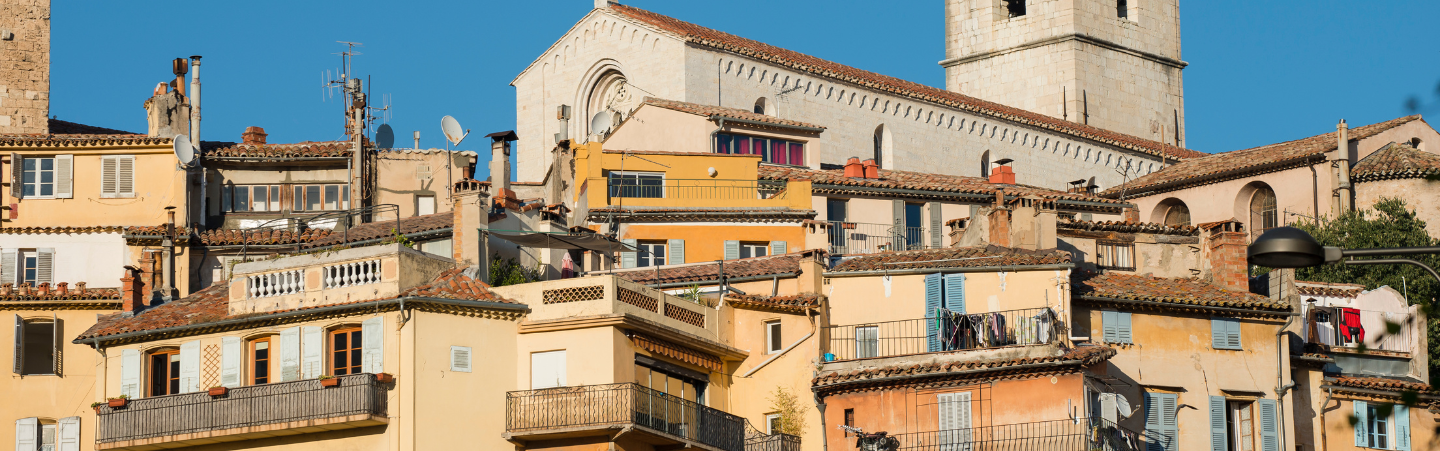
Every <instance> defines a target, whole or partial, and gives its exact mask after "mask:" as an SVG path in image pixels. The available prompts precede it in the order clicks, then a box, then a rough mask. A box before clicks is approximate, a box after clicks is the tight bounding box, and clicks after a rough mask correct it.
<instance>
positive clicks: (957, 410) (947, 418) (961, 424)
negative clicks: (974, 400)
mask: <svg viewBox="0 0 1440 451" xmlns="http://www.w3.org/2000/svg"><path fill="white" fill-rule="evenodd" d="M936 397H937V398H938V399H937V401H939V403H940V443H941V445H949V446H942V448H941V449H951V448H955V447H956V445H961V446H963V445H964V444H967V443H969V442H970V438H971V437H970V392H961V393H942V394H940V395H937V396H936ZM957 449H959V448H957Z"/></svg>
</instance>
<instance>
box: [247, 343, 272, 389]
mask: <svg viewBox="0 0 1440 451" xmlns="http://www.w3.org/2000/svg"><path fill="white" fill-rule="evenodd" d="M268 383H270V338H269V337H266V338H258V339H255V340H252V341H250V385H261V384H268Z"/></svg>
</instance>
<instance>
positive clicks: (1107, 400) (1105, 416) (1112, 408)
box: [1100, 393, 1120, 423]
mask: <svg viewBox="0 0 1440 451" xmlns="http://www.w3.org/2000/svg"><path fill="white" fill-rule="evenodd" d="M1117 404H1118V403H1117V402H1115V394H1114V393H1101V394H1100V419H1102V420H1105V421H1108V422H1110V423H1115V422H1116V421H1119V420H1120V416H1119V414H1120V408H1119V406H1118V405H1117Z"/></svg>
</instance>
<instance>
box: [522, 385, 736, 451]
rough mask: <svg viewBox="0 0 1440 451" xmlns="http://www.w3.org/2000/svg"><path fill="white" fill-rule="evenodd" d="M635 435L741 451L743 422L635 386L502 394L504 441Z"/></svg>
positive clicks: (653, 440)
mask: <svg viewBox="0 0 1440 451" xmlns="http://www.w3.org/2000/svg"><path fill="white" fill-rule="evenodd" d="M620 429H629V430H631V431H633V432H638V433H639V434H637V435H636V438H637V439H638V440H641V441H644V442H647V443H649V444H651V445H652V446H656V447H659V446H667V445H671V446H676V445H678V446H679V447H687V448H688V447H697V448H702V449H707V450H712V451H743V450H744V449H745V424H744V420H743V419H741V418H740V417H737V416H735V415H731V414H729V413H725V412H722V411H720V410H716V409H712V408H709V407H705V406H703V405H700V404H698V403H696V402H693V401H687V400H684V399H680V398H676V397H673V396H670V395H667V394H665V393H661V392H658V391H655V390H651V389H649V388H645V387H641V386H639V385H637V384H632V383H622V384H607V385H586V386H579V387H558V388H548V389H542V390H525V391H513V392H509V393H506V395H505V431H506V434H505V435H506V438H507V439H509V440H511V441H516V442H535V441H543V440H554V439H564V438H572V437H584V436H596V435H609V434H611V433H613V432H615V430H620Z"/></svg>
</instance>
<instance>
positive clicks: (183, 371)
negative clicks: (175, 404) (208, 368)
mask: <svg viewBox="0 0 1440 451" xmlns="http://www.w3.org/2000/svg"><path fill="white" fill-rule="evenodd" d="M197 391H200V340H195V341H191V342H186V343H183V344H181V345H180V393H194V392H197Z"/></svg>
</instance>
